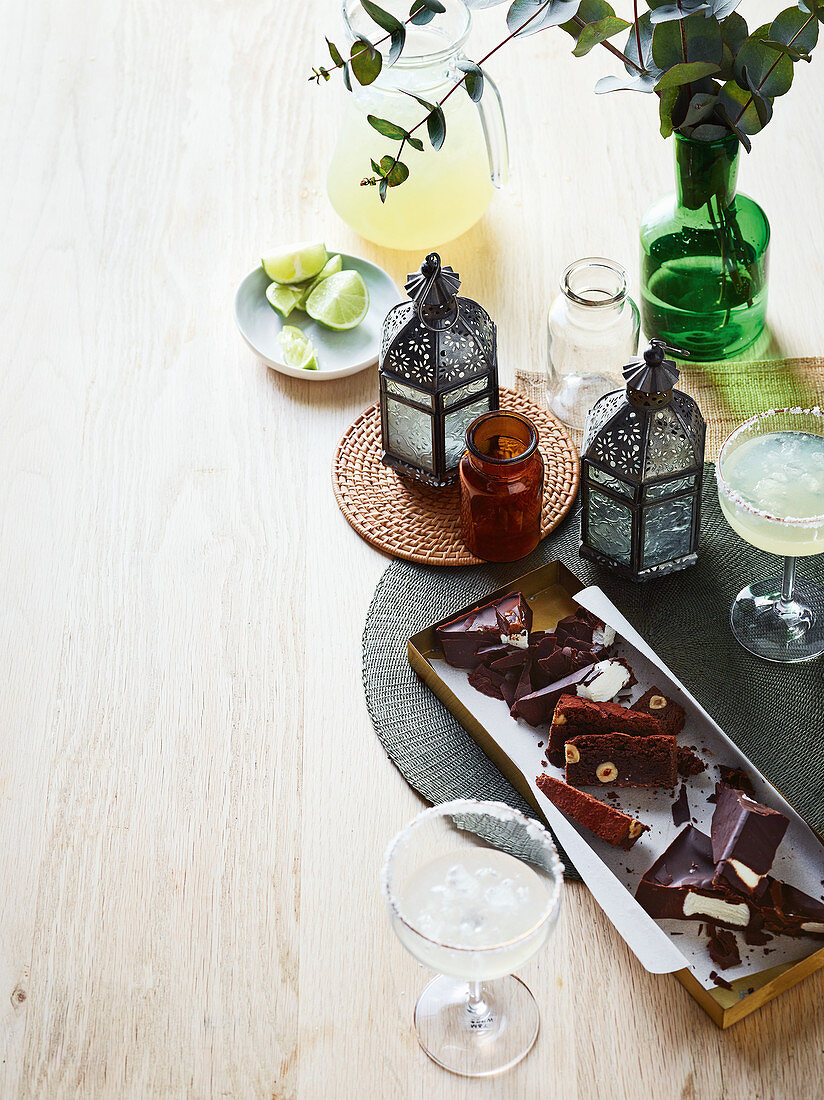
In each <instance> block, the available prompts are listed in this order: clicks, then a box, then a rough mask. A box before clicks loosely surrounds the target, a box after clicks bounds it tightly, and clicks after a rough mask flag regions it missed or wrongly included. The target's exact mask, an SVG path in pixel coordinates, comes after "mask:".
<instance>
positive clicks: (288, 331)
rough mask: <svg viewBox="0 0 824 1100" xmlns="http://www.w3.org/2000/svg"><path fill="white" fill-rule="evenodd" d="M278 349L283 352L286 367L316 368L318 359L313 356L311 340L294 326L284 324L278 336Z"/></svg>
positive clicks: (313, 350)
mask: <svg viewBox="0 0 824 1100" xmlns="http://www.w3.org/2000/svg"><path fill="white" fill-rule="evenodd" d="M278 340H279V342H280V350H281V351H282V352H283V363H284V366H287V367H299V368H300V369H301V370H317V369H318V361H317V359H316V358H315V349H314V348H313V347H312V342H311V340H309V339H307V337H306V336H304V334H303V333H302V332H301V331H300V329H299V328H295V326H294V325H284V326H283V328H282V329H281V330H280V335H279V336H278Z"/></svg>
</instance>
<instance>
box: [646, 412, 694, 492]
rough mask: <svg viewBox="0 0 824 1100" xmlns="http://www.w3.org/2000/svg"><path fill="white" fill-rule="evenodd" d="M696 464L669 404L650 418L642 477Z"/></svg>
mask: <svg viewBox="0 0 824 1100" xmlns="http://www.w3.org/2000/svg"><path fill="white" fill-rule="evenodd" d="M694 465H695V452H694V450H693V444H692V441H691V440H690V439H689V437H688V436H687V433H686V431H685V430H684V426H683V424H682V423H681V421H680V420H679V419H678V417H677V416H676V415H675V410H674V409H672V408H670V407H669V406H667V407H665V408H663V409H659V410H658V411H657V412H656V413H654V414H653V415H652V416H651V417H650V422H649V438H648V440H647V456H646V462H645V465H644V477H645V478H650V477H659V476H660V475H661V474H677V473H678V472H679V471H680V470H688V469H689V468H690V467H691V466H694Z"/></svg>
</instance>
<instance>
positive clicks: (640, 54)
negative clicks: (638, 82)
mask: <svg viewBox="0 0 824 1100" xmlns="http://www.w3.org/2000/svg"><path fill="white" fill-rule="evenodd" d="M632 16H633V18H632V21H633V23H634V24H635V45H636V46H637V47H638V60H639V61H643V60H644V57H643V52H642V50H641V28H640V27H639V26H638V0H632Z"/></svg>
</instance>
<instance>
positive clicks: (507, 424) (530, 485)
mask: <svg viewBox="0 0 824 1100" xmlns="http://www.w3.org/2000/svg"><path fill="white" fill-rule="evenodd" d="M466 446H467V450H466V453H465V454H464V456H463V458H462V459H461V465H460V480H461V533H462V534H463V538H464V542H465V543H466V545H467V546H468V547H469V549H470V550H471V552H472V553H473V554H474V555H475V556H476V557H478V558H484V559H485V560H486V561H517V559H518V558H522V557H523V556H524V555H525V554H528V553H529V552H530V550H534V549H535V547H536V546H537V545H538V541H539V539H540V537H541V504H542V501H543V492H544V463H543V459H542V458H541V452H540V451H539V450H538V433H537V431H536V430H535V425H534V424H533V423H532V421H531V420H528V419H527V418H526V417H525V416H521V414H520V413H516V412H500V411H496V412H488V413H482V414H481V416H479V417H477V418H476V419H475V420H473V421H472V423H471V424H470V425H469V427H468V428H467V430H466Z"/></svg>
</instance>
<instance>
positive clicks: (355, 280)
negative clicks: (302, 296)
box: [306, 271, 369, 332]
mask: <svg viewBox="0 0 824 1100" xmlns="http://www.w3.org/2000/svg"><path fill="white" fill-rule="evenodd" d="M306 312H307V313H308V314H309V316H310V317H311V318H312V319H313V320H315V321H319V322H320V323H321V324H322V325H326V327H327V328H331V329H335V330H336V331H338V332H342V331H344V330H346V329H350V328H354V327H355V326H356V325H359V324H360V323H361V321H362V320H363V319H364V317H365V316H366V314H367V313H368V312H369V291H368V290H367V288H366V284H365V283H364V281H363V279H362V278H361V276H360V274H359V273H358V272H357V271H340V272H338V273H337V274H336V275H330V276H329V277H328V278H326V279H323V280H322V281H321V282H320V283H318V285H317V286H316V287H315V288H314V290H312V291H311V292H310V294H309V297H308V299H307V302H306Z"/></svg>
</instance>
